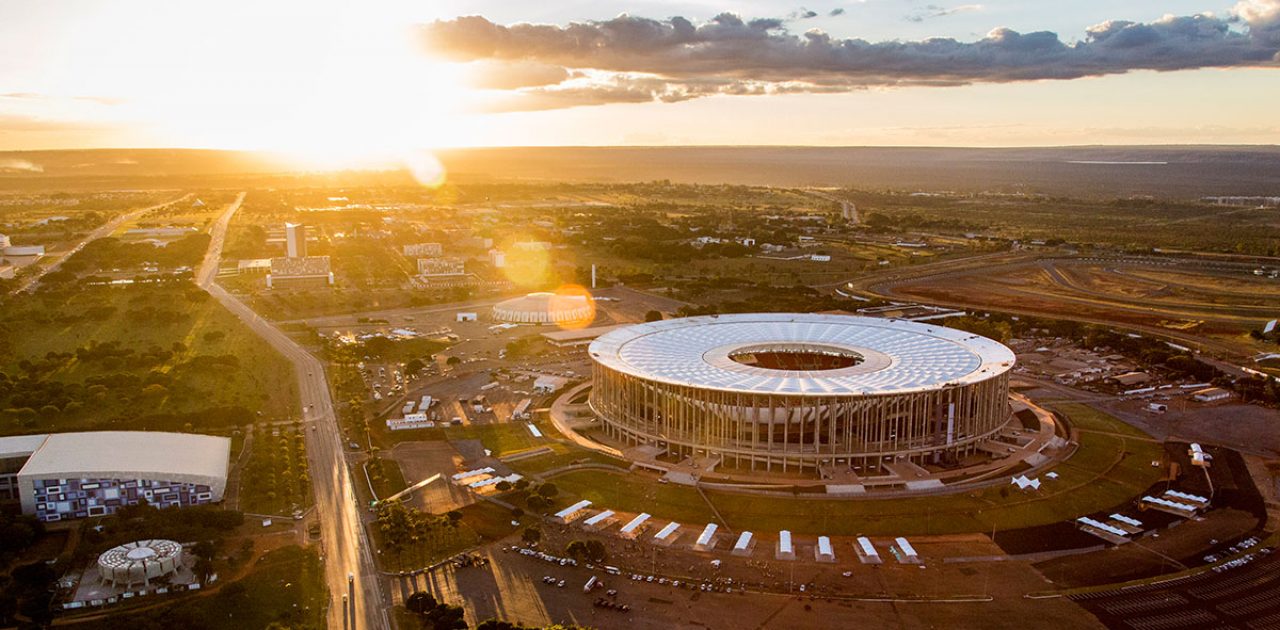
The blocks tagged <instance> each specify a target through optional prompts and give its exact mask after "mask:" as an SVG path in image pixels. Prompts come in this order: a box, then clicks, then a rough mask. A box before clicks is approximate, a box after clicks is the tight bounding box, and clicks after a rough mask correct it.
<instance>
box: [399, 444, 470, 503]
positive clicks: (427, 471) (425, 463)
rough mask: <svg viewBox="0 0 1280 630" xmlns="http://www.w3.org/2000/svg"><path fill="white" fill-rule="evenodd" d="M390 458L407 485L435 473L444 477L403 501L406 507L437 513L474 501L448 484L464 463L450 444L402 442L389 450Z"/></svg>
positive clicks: (468, 494)
mask: <svg viewBox="0 0 1280 630" xmlns="http://www.w3.org/2000/svg"><path fill="white" fill-rule="evenodd" d="M390 455H391V459H393V460H395V462H396V463H397V464H399V465H400V470H401V472H402V473H404V480H405V483H407V484H408V485H410V486H412V485H413V484H415V483H417V482H419V481H422V480H423V479H426V478H427V477H430V476H431V475H434V474H436V473H439V474H440V475H442V476H443V477H444V479H442V480H440V481H436V482H434V483H431V484H428V485H427V486H426V487H425V488H422V489H420V490H417V491H416V492H414V493H413V494H411V495H410V496H409V497H408V498H407V499H406V501H407V502H408V504H409V505H411V506H413V507H416V508H418V509H420V510H423V511H427V512H432V513H435V514H440V513H443V512H448V511H449V510H456V509H458V508H460V507H463V506H465V505H470V504H471V503H473V502H475V498H474V497H473V496H472V495H471V493H470V492H468V491H466V490H463V489H461V488H458V487H457V486H454V485H453V484H452V483H450V480H449V477H451V476H452V475H454V474H455V473H457V472H458V470H460V466H461V464H462V463H463V461H464V458H463V456H462V455H461V454H459V453H458V451H457V450H456V449H454V447H453V444H452V443H450V442H402V443H400V444H397V445H396V447H395V448H393V449H391V451H390Z"/></svg>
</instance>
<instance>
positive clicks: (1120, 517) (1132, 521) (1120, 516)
mask: <svg viewBox="0 0 1280 630" xmlns="http://www.w3.org/2000/svg"><path fill="white" fill-rule="evenodd" d="M1111 518H1112V519H1114V520H1116V521H1119V522H1121V523H1124V524H1125V525H1132V526H1134V527H1142V521H1140V520H1138V519H1136V518H1130V517H1128V516H1125V515H1123V514H1112V515H1111Z"/></svg>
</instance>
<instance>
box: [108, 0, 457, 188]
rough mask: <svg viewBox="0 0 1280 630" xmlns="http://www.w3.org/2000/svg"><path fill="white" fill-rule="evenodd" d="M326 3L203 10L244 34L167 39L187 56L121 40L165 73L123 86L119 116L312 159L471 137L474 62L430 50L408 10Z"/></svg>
mask: <svg viewBox="0 0 1280 630" xmlns="http://www.w3.org/2000/svg"><path fill="white" fill-rule="evenodd" d="M323 9H324V11H328V13H324V14H323V15H319V16H312V21H311V22H309V23H297V22H298V21H299V20H302V19H303V18H302V16H301V15H299V14H297V13H290V12H287V11H280V15H265V16H257V17H258V18H259V19H255V20H249V21H245V20H241V19H239V17H243V16H239V17H238V16H236V15H229V16H228V15H223V14H221V13H208V14H204V13H202V14H201V16H200V18H199V19H200V20H202V21H203V20H206V19H207V20H209V21H215V22H216V21H218V20H232V21H234V24H229V25H225V26H226V27H227V28H226V29H225V30H226V31H228V32H236V33H237V35H238V36H237V37H236V38H234V39H228V40H227V41H225V42H222V41H218V42H199V43H190V42H187V41H185V40H175V41H174V42H173V43H172V45H171V46H168V49H171V50H176V51H177V52H175V53H174V56H175V57H178V58H180V59H181V63H176V62H173V61H171V60H166V59H165V58H163V56H161V55H158V54H157V53H156V50H164V49H166V47H165V46H158V47H155V46H152V47H150V48H144V47H142V46H141V44H138V43H132V42H124V43H121V44H119V45H113V47H112V54H117V55H120V56H122V57H124V58H127V59H129V60H131V62H135V60H138V59H141V60H145V63H147V64H150V65H151V66H154V70H155V72H156V73H157V74H158V75H163V76H165V81H137V82H135V83H131V84H129V85H127V86H122V87H121V89H122V90H125V91H126V92H127V93H128V94H127V98H125V99H123V100H124V101H125V104H123V105H121V106H119V107H117V108H115V109H114V111H115V115H116V116H117V117H119V118H122V119H123V122H132V123H134V124H135V125H136V126H138V127H140V128H144V129H146V130H147V133H148V135H150V136H151V137H153V138H155V139H156V141H157V143H158V144H165V145H171V146H187V147H201V148H214V149H250V150H259V151H267V152H271V153H273V154H277V155H280V156H283V157H285V158H286V159H288V160H289V161H290V162H292V163H293V164H294V165H295V166H297V167H301V168H309V169H334V168H359V167H362V166H379V165H382V164H385V163H388V162H398V161H400V160H401V157H402V156H403V155H405V154H406V153H408V152H412V151H415V150H420V149H423V148H434V147H439V146H444V145H452V144H456V143H459V142H463V143H465V138H460V137H459V135H460V134H461V133H462V132H461V131H460V130H461V129H462V127H461V126H460V125H458V124H457V119H458V118H459V117H464V116H466V114H467V112H468V109H469V108H470V107H473V98H474V95H473V94H472V92H473V90H471V89H469V88H468V87H467V84H466V80H465V79H466V76H465V75H466V72H467V71H466V69H465V67H464V66H462V65H461V64H457V63H450V62H446V61H440V60H436V59H432V58H430V57H428V56H427V55H424V54H423V52H422V48H421V42H420V41H418V39H417V37H418V36H417V34H416V31H415V29H414V23H413V22H412V21H411V20H408V19H405V18H404V16H402V15H401V16H398V15H394V14H392V15H384V14H382V13H380V12H371V11H356V10H346V9H340V8H334V7H332V6H329V5H324V7H323ZM318 10H319V9H318ZM189 19H194V18H189ZM214 26H216V25H210V27H209V28H210V30H212V31H219V29H218V28H214ZM148 46H150V44H148ZM121 48H125V49H127V50H126V51H124V52H121V51H120V49H121ZM135 48H137V50H134V49H135ZM139 63H140V62H139Z"/></svg>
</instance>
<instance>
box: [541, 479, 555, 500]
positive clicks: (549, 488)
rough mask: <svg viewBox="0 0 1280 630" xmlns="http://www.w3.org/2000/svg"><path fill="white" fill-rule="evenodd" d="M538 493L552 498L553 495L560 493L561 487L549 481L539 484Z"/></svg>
mask: <svg viewBox="0 0 1280 630" xmlns="http://www.w3.org/2000/svg"><path fill="white" fill-rule="evenodd" d="M538 494H540V495H542V496H543V497H545V498H547V499H550V498H551V497H554V496H556V495H557V494H560V489H559V488H557V487H556V484H554V483H550V482H548V483H544V484H542V485H541V486H538Z"/></svg>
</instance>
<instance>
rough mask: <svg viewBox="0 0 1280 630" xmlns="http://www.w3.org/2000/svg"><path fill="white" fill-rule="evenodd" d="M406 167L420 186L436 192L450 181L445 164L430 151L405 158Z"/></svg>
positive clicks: (415, 153)
mask: <svg viewBox="0 0 1280 630" xmlns="http://www.w3.org/2000/svg"><path fill="white" fill-rule="evenodd" d="M404 166H405V168H406V169H408V170H409V174H410V175H412V176H413V179H414V180H416V181H417V182H418V183H419V184H421V185H423V186H425V187H427V188H430V189H432V190H435V189H437V188H439V187H441V186H443V185H444V183H445V181H446V180H447V179H448V173H447V172H446V171H445V168H444V164H442V163H440V160H438V159H436V156H434V155H432V154H431V152H430V151H417V152H414V153H411V154H409V155H407V156H405V158H404Z"/></svg>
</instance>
